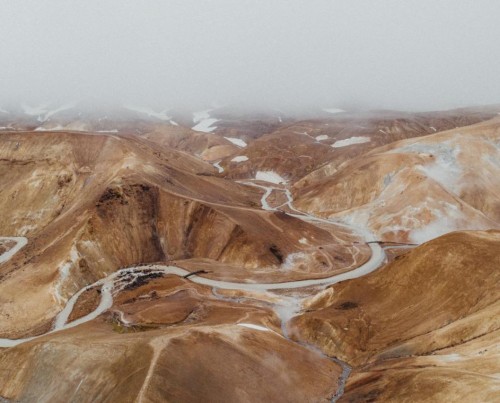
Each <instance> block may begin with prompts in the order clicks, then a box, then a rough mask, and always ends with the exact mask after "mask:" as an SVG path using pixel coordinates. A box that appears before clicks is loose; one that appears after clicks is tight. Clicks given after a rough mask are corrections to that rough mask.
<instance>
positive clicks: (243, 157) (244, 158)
mask: <svg viewBox="0 0 500 403" xmlns="http://www.w3.org/2000/svg"><path fill="white" fill-rule="evenodd" d="M231 161H232V162H244V161H248V157H247V156H246V155H238V156H237V157H234V158H233V159H232V160H231Z"/></svg>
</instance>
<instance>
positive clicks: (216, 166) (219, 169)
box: [212, 161, 224, 173]
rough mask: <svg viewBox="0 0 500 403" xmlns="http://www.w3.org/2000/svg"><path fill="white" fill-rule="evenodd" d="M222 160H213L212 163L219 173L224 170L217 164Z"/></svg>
mask: <svg viewBox="0 0 500 403" xmlns="http://www.w3.org/2000/svg"><path fill="white" fill-rule="evenodd" d="M221 162H222V161H217V162H214V163H213V164H212V165H213V166H214V167H215V168H217V170H218V171H219V173H222V172H224V168H223V167H221V166H220V165H219V164H220V163H221Z"/></svg>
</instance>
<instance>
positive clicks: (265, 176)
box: [255, 171, 286, 185]
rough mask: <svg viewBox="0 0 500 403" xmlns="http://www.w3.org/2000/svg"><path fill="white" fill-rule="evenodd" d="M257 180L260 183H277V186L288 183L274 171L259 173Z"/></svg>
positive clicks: (256, 176)
mask: <svg viewBox="0 0 500 403" xmlns="http://www.w3.org/2000/svg"><path fill="white" fill-rule="evenodd" d="M255 179H257V180H259V181H264V182H270V183H275V184H277V185H279V184H281V183H286V180H285V179H283V178H282V177H281V176H280V175H279V174H277V173H276V172H274V171H258V172H257V174H256V175H255Z"/></svg>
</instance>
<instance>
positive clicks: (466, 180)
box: [295, 119, 500, 242]
mask: <svg viewBox="0 0 500 403" xmlns="http://www.w3.org/2000/svg"><path fill="white" fill-rule="evenodd" d="M499 128H500V125H499V121H498V119H492V120H490V121H487V122H483V123H479V124H477V125H474V126H470V127H467V128H459V129H454V130H451V131H447V132H442V133H437V134H434V135H430V136H425V137H420V138H418V139H412V140H405V141H400V142H396V143H392V144H390V145H387V146H384V147H381V148H378V149H375V150H373V151H371V152H369V153H367V154H365V155H363V156H361V157H359V158H356V159H354V160H352V161H349V162H347V163H345V164H343V165H342V166H341V167H340V168H339V170H338V171H337V172H335V173H334V174H333V175H331V176H329V177H326V178H323V179H321V180H319V181H315V182H313V183H310V184H309V186H307V187H303V188H297V189H296V191H295V193H296V205H297V206H298V207H299V208H301V209H303V210H307V211H310V212H313V213H315V214H320V215H327V216H331V215H335V216H336V217H338V218H341V219H344V220H348V221H353V222H354V223H356V224H358V225H367V226H368V227H370V228H371V229H372V231H373V232H375V233H376V234H378V236H379V237H380V238H381V239H383V240H395V241H407V240H410V241H415V242H423V241H426V240H428V239H431V238H433V237H436V236H439V235H441V234H443V233H445V232H449V231H452V230H457V229H488V228H497V227H498V226H499V225H500V222H499V221H498V220H499V217H500V216H499V214H500V210H499V206H500V193H498V191H497V189H498V186H499V182H498V177H499V172H500V171H499V170H500V165H498V159H499V158H500V148H499V147H498V141H499V139H500V129H499ZM477 156H480V157H479V158H478V157H477Z"/></svg>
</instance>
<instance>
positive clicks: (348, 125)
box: [221, 111, 495, 188]
mask: <svg viewBox="0 0 500 403" xmlns="http://www.w3.org/2000/svg"><path fill="white" fill-rule="evenodd" d="M494 115H495V113H494V112H492V111H480V112H478V111H449V112H440V113H426V114H410V113H401V112H372V113H354V114H339V115H338V116H334V117H332V118H330V119H324V118H323V119H309V120H302V121H299V122H294V123H289V124H287V125H282V126H281V127H279V128H277V129H276V130H275V131H273V132H270V133H268V134H265V135H263V136H261V137H259V138H258V139H257V140H255V141H252V142H250V143H249V144H248V146H247V147H245V148H242V149H240V150H237V151H236V152H234V153H233V154H232V155H230V156H228V157H227V158H224V159H223V161H222V162H221V166H223V167H224V168H225V170H226V172H225V174H224V175H226V176H228V177H232V178H249V177H254V176H255V173H256V172H257V171H276V172H278V173H279V174H280V175H281V176H282V177H284V178H286V179H288V180H290V181H292V182H295V181H298V182H297V183H296V184H295V187H297V188H300V187H303V186H307V185H308V184H310V183H311V182H313V181H317V180H319V179H321V178H324V177H326V176H329V175H331V174H332V173H333V172H335V171H336V170H337V169H338V167H339V166H340V165H341V164H342V163H344V162H346V161H349V160H351V159H353V158H356V157H358V156H360V155H362V154H365V153H366V152H368V151H370V150H372V149H374V148H377V147H380V146H382V145H385V144H389V143H392V142H394V141H397V140H402V139H407V138H412V137H420V136H425V135H428V134H432V133H436V132H437V131H442V130H448V129H452V128H456V127H459V126H466V125H471V124H474V123H477V122H481V121H484V120H486V119H489V118H491V117H493V116H494ZM350 139H355V140H357V141H359V142H356V141H355V142H353V143H349V140H350ZM346 140H347V142H346ZM237 157H240V158H237ZM245 158H247V159H245ZM233 159H235V160H233Z"/></svg>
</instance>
